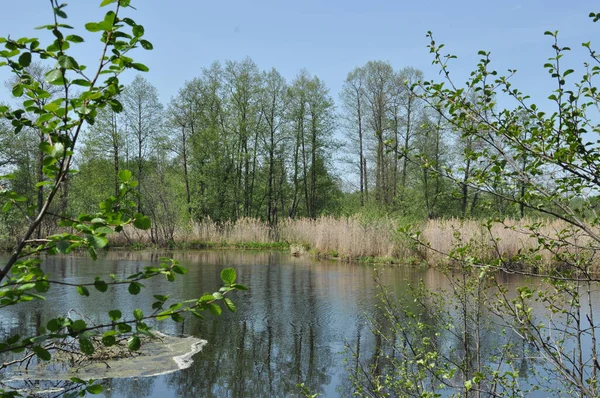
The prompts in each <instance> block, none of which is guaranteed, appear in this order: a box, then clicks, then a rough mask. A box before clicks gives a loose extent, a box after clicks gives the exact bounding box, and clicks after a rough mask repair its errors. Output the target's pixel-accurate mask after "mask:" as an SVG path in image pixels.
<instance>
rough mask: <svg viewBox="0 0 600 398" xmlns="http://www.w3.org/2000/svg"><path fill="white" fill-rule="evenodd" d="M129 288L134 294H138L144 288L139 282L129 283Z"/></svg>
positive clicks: (130, 292)
mask: <svg viewBox="0 0 600 398" xmlns="http://www.w3.org/2000/svg"><path fill="white" fill-rule="evenodd" d="M127 290H129V294H133V295H134V296H135V295H136V294H138V293H139V292H140V291H141V290H142V289H141V285H140V284H139V283H137V282H131V283H130V284H129V288H128V289H127Z"/></svg>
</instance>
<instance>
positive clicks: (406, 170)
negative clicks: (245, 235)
mask: <svg viewBox="0 0 600 398" xmlns="http://www.w3.org/2000/svg"><path fill="white" fill-rule="evenodd" d="M28 68H29V70H30V73H31V75H32V76H34V77H35V79H36V80H38V81H39V83H40V84H41V85H42V86H46V87H45V88H46V89H48V90H49V92H50V93H51V96H49V97H48V98H46V99H44V100H43V101H44V104H42V105H45V104H46V103H48V104H49V103H51V102H52V100H53V97H54V96H59V95H62V93H61V92H60V91H61V87H60V86H56V85H54V86H53V85H50V84H48V83H46V82H45V80H44V75H45V73H47V70H45V69H44V66H42V64H31V65H30V66H29V67H28ZM423 79H424V76H423V73H422V72H421V71H419V70H417V69H414V68H412V67H403V68H394V66H392V65H391V64H390V63H388V62H384V61H370V62H368V63H366V64H365V65H363V66H360V67H356V68H355V69H354V70H352V71H349V73H348V75H347V77H346V79H345V81H344V85H343V90H342V92H341V94H340V96H339V98H333V97H332V96H331V94H330V93H329V90H328V88H327V86H326V85H325V83H324V82H323V81H322V80H321V79H319V77H318V76H314V75H311V74H310V72H308V71H307V70H304V69H303V70H301V71H299V72H298V74H297V76H296V77H295V78H294V79H293V80H292V81H286V80H285V79H284V78H283V77H282V76H281V74H280V73H279V72H278V71H277V70H276V69H271V70H268V71H263V70H260V69H259V68H258V67H257V65H256V64H255V63H254V62H253V61H252V60H251V59H250V58H245V59H243V60H242V61H227V62H225V63H219V62H215V63H213V64H212V65H211V66H210V67H209V68H204V69H202V70H201V71H200V74H199V76H198V77H196V78H194V79H192V80H191V81H187V82H186V83H185V84H184V86H183V87H181V88H180V89H179V92H178V94H177V95H176V96H175V97H173V98H171V100H170V102H169V103H168V104H162V103H161V102H160V101H159V95H158V92H157V90H156V88H155V87H154V86H153V85H152V83H151V82H150V81H148V80H147V79H146V78H145V77H143V76H141V75H137V76H136V77H135V79H133V81H132V82H131V83H130V84H129V85H127V86H126V87H125V88H124V90H123V93H122V94H121V95H120V97H119V100H120V102H121V104H122V111H121V109H117V110H113V109H112V108H110V107H107V108H104V109H101V110H100V111H99V113H98V116H97V118H96V120H95V123H94V124H93V125H90V126H88V127H87V128H86V129H85V131H84V132H83V136H82V140H81V143H80V145H81V151H79V152H78V155H77V157H76V158H75V159H74V166H75V167H74V171H73V172H72V173H71V174H70V175H69V177H68V179H67V180H66V181H65V182H64V183H63V184H62V187H61V190H60V193H59V199H58V200H56V201H55V202H54V203H53V207H54V208H53V209H52V211H51V213H53V214H54V215H55V216H60V215H67V216H73V215H77V214H80V213H82V212H93V211H95V210H96V209H97V206H98V203H100V202H101V201H102V200H104V199H105V198H106V197H107V196H110V195H114V196H118V193H119V185H120V182H119V172H120V171H121V170H124V169H127V170H131V171H132V173H133V176H134V178H135V179H136V180H137V181H138V185H137V188H136V190H137V192H136V193H137V194H136V195H135V198H133V196H132V198H133V200H134V201H135V202H136V204H135V207H136V208H137V211H138V212H141V213H144V214H146V215H147V216H148V217H150V218H151V220H152V228H151V231H150V235H151V236H150V237H149V240H150V241H151V242H152V243H154V244H158V245H166V244H168V243H169V242H171V243H172V242H175V241H177V240H178V238H177V237H178V236H181V235H182V234H181V231H185V230H186V229H189V228H190V225H191V223H197V222H208V221H209V220H210V222H213V223H216V225H221V224H223V223H232V222H233V223H235V221H236V220H239V219H241V218H244V219H248V218H250V219H256V220H260V221H262V222H263V223H265V224H266V225H267V226H269V227H270V228H272V229H276V226H277V225H278V224H280V222H281V221H282V220H283V221H285V220H288V221H289V220H290V219H292V220H293V219H302V218H310V219H317V218H319V217H321V216H333V217H347V216H352V215H356V214H361V215H368V216H369V217H371V218H373V217H374V218H381V217H395V218H399V219H406V220H408V221H411V222H422V221H425V220H427V219H437V218H452V217H460V218H468V217H473V216H478V215H490V214H505V215H513V216H520V217H522V216H523V208H522V207H521V209H520V213H519V208H518V207H516V206H514V205H511V204H510V201H508V200H501V199H498V197H497V196H490V195H486V194H485V193H481V192H479V191H478V190H475V189H472V188H471V187H470V186H469V184H467V183H466V182H467V181H468V180H469V178H470V177H471V175H470V173H471V170H473V169H475V168H476V167H485V166H483V165H482V164H481V161H477V162H478V164H477V165H475V162H476V161H475V160H472V159H470V158H469V157H464V156H463V155H464V154H466V153H469V152H470V151H472V150H473V149H474V148H476V147H482V145H485V144H484V143H483V141H482V140H477V139H475V138H474V137H472V136H466V137H465V136H462V135H461V134H459V133H457V131H456V130H454V129H453V128H452V127H451V126H450V125H449V123H447V121H446V120H445V118H444V117H443V115H442V114H440V113H439V112H436V110H435V109H434V108H433V107H432V106H430V105H428V104H427V103H426V102H425V101H423V100H422V99H421V98H419V88H418V87H415V86H414V85H415V84H416V83H417V82H419V81H421V80H423ZM13 83H14V82H7V83H6V84H7V85H9V86H12V84H13ZM7 105H10V104H7ZM117 111H118V112H117ZM2 123H3V125H2V127H1V128H2V134H1V138H0V139H1V140H2V146H1V150H0V151H1V153H0V158H1V164H2V167H3V171H4V174H10V175H11V176H12V177H14V178H13V179H12V180H11V186H12V187H13V189H14V191H15V192H17V193H18V194H19V195H20V199H19V200H20V201H19V202H18V205H19V206H20V207H21V209H22V210H25V209H30V210H29V211H36V210H37V211H39V209H40V207H41V206H42V205H43V203H44V196H45V195H46V191H47V188H45V184H46V182H45V181H46V179H47V177H45V176H44V173H43V169H44V167H45V166H47V165H46V164H45V163H44V158H45V153H44V151H43V148H42V147H40V143H41V142H43V141H44V139H45V138H44V137H43V135H40V134H39V132H36V131H35V129H32V128H25V129H24V130H23V131H22V132H21V133H20V135H19V139H18V140H17V141H15V140H14V133H13V132H12V126H11V124H10V121H8V120H6V119H5V120H3V121H2ZM448 169H452V170H453V171H454V172H455V174H461V179H456V178H454V179H450V178H447V175H446V174H445V173H443V172H439V170H448ZM75 170H76V171H75ZM507 194H509V195H519V189H516V190H515V191H514V192H507ZM5 200H8V201H11V199H10V198H8V199H5ZM5 203H7V202H6V201H5V202H4V203H3V205H4V204H5ZM491 209H493V210H491ZM1 217H2V223H1V228H2V236H3V240H5V241H6V240H8V242H7V243H8V244H9V245H10V244H13V243H14V242H11V241H10V237H12V236H15V235H16V233H15V229H18V228H19V227H20V226H21V225H22V220H21V217H22V212H19V211H17V210H16V209H13V210H12V211H10V212H4V213H2V215H1ZM52 224H53V220H52V219H51V218H49V219H48V222H47V223H46V224H44V225H46V226H47V228H50V227H49V226H50V225H52ZM49 231H50V230H49ZM40 233H41V232H40ZM40 236H41V235H40ZM179 240H181V239H179Z"/></svg>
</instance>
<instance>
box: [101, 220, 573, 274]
mask: <svg viewBox="0 0 600 398" xmlns="http://www.w3.org/2000/svg"><path fill="white" fill-rule="evenodd" d="M533 222H534V221H533V220H520V221H516V220H508V221H505V222H504V223H503V224H501V223H495V224H493V225H492V226H491V228H487V227H486V226H485V225H484V224H483V223H482V222H479V221H476V220H459V219H438V220H428V221H426V222H424V223H422V224H421V225H417V226H414V227H413V229H414V230H419V231H420V232H421V235H420V237H421V240H422V241H424V242H426V243H427V244H428V245H429V246H430V248H431V249H432V250H429V249H427V248H426V247H425V246H420V245H417V244H415V242H414V241H411V239H408V238H407V236H406V235H405V234H402V233H399V232H398V231H399V227H400V221H398V220H396V219H393V218H387V217H384V218H366V217H363V216H361V215H354V216H350V217H341V218H335V217H320V218H317V219H308V218H301V219H293V220H292V219H286V220H283V221H280V223H279V224H278V225H277V227H276V228H270V227H269V226H268V225H267V224H266V223H265V222H262V221H260V220H258V219H252V218H242V219H239V220H238V221H236V222H224V223H218V222H214V221H212V220H210V219H205V220H203V221H197V222H193V223H191V224H189V225H188V226H186V227H185V228H179V229H178V230H177V231H176V233H175V236H174V240H175V242H176V243H186V242H187V243H193V242H195V243H203V244H207V245H221V246H232V245H233V246H235V245H243V244H249V243H258V244H272V243H281V242H285V243H289V244H290V245H297V246H302V247H305V248H307V249H310V250H313V251H316V252H317V253H323V254H329V255H332V254H333V255H339V256H340V257H345V258H349V259H357V258H361V257H388V258H389V257H391V258H396V259H407V258H417V257H418V258H421V259H422V260H423V261H426V262H427V263H430V264H434V263H439V262H442V261H445V260H446V258H447V257H446V256H445V254H446V253H449V252H451V251H452V250H453V248H455V247H457V246H461V245H465V244H467V243H468V244H469V246H470V247H472V248H475V250H478V255H479V256H481V257H484V258H497V257H499V256H502V257H504V258H507V259H513V258H514V259H516V258H518V256H521V257H522V256H523V254H527V253H530V254H535V257H536V258H537V260H536V261H540V262H542V263H545V264H550V263H551V262H552V258H553V254H552V253H551V252H550V251H547V250H538V249H539V247H538V246H539V241H538V238H539V236H534V235H532V234H531V232H530V231H529V229H528V227H527V226H528V225H529V224H531V223H533ZM564 230H565V223H564V222H561V221H547V222H545V223H544V224H543V225H542V226H541V227H540V228H539V231H540V233H541V235H542V236H546V237H550V238H552V237H556V236H558V235H559V234H560V233H561V231H564ZM570 239H571V240H573V243H576V242H575V239H577V238H576V237H575V236H572V237H570ZM132 242H133V243H142V244H146V243H150V242H151V239H150V236H149V234H148V233H147V232H144V231H136V230H133V229H128V230H126V231H125V234H124V235H113V236H112V237H111V243H112V244H113V245H128V244H131V243H132ZM578 243H581V242H578ZM532 257H534V256H532Z"/></svg>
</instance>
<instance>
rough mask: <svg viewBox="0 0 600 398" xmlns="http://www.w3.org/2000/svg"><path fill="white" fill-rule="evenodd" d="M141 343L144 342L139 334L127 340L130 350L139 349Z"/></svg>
mask: <svg viewBox="0 0 600 398" xmlns="http://www.w3.org/2000/svg"><path fill="white" fill-rule="evenodd" d="M141 345H142V342H141V341H140V338H139V337H137V336H131V338H130V339H129V340H127V348H129V351H137V350H139V349H140V347H141Z"/></svg>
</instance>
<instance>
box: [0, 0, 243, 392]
mask: <svg viewBox="0 0 600 398" xmlns="http://www.w3.org/2000/svg"><path fill="white" fill-rule="evenodd" d="M51 3H52V6H53V8H52V10H53V14H54V22H53V23H51V24H49V25H44V26H41V27H39V29H42V30H49V31H51V32H52V33H53V36H54V38H55V39H54V41H53V42H52V43H50V44H49V45H48V46H46V47H43V46H42V45H41V43H40V42H39V41H38V40H37V39H33V38H21V39H12V38H10V37H9V38H1V39H0V43H1V44H3V46H4V50H0V58H2V59H3V62H1V63H0V65H1V66H3V67H6V68H8V69H10V71H11V72H12V74H13V75H14V76H16V78H15V80H14V81H13V85H12V94H13V95H14V96H15V97H18V98H19V99H20V100H22V106H21V107H17V108H14V109H10V108H9V107H7V106H3V105H2V106H0V117H1V120H2V124H1V127H2V129H3V130H8V129H10V130H12V133H13V134H17V135H19V134H20V135H22V136H28V135H30V136H31V137H37V139H38V144H39V145H37V148H28V149H27V151H31V153H34V154H35V155H34V156H31V158H32V159H36V157H37V159H38V163H37V164H36V165H35V167H36V171H37V176H36V178H37V181H36V182H35V183H34V182H32V181H31V179H18V180H17V179H15V177H16V176H15V175H6V176H2V177H1V178H0V179H1V183H2V188H1V190H0V199H1V200H2V203H3V213H4V217H9V216H10V217H14V220H18V221H16V222H20V223H21V224H25V228H24V229H23V230H22V231H23V232H22V235H20V236H18V240H17V244H16V246H15V247H14V249H13V252H12V253H13V254H12V256H11V258H10V259H9V261H8V262H7V264H6V265H5V266H4V267H3V268H2V269H1V270H0V283H1V284H0V309H1V308H3V307H6V306H13V305H18V304H20V303H24V302H27V301H32V300H44V299H45V298H44V294H45V293H47V292H48V291H49V289H51V288H52V286H53V285H54V284H55V283H60V284H61V285H63V286H66V287H68V288H72V289H74V290H76V291H77V292H78V293H79V294H80V295H82V296H85V297H87V296H90V289H91V288H92V287H93V288H94V289H95V290H96V291H97V292H99V293H107V292H112V291H113V290H114V289H122V288H124V287H125V286H127V290H128V292H129V293H130V294H132V295H136V294H139V293H140V292H141V290H142V289H143V288H144V287H145V286H144V284H143V283H142V281H144V280H146V279H149V278H153V277H157V276H161V275H163V276H164V277H165V278H166V279H167V280H168V281H170V282H172V281H174V280H175V279H176V276H177V275H184V274H185V273H186V272H187V271H186V269H185V268H183V267H182V266H181V265H179V263H178V262H177V261H176V260H173V259H169V258H161V259H160V262H159V265H158V266H156V267H154V266H151V267H145V268H144V269H143V270H142V271H140V272H137V273H135V274H133V275H129V276H128V277H126V278H119V277H117V276H116V275H110V276H109V277H106V276H104V277H101V276H98V277H96V278H95V279H94V280H90V281H89V282H85V283H80V284H73V283H70V282H68V281H58V282H57V281H55V280H53V279H51V278H50V277H49V275H48V274H46V273H45V272H44V269H43V264H42V261H41V259H40V257H39V256H37V255H39V254H42V253H45V254H48V255H52V254H59V253H60V254H69V253H71V252H73V251H74V250H86V251H87V252H88V253H89V254H90V256H91V257H92V258H93V259H96V257H97V252H98V250H101V249H104V248H105V247H106V246H107V244H108V236H109V235H111V234H113V233H119V232H121V231H123V229H124V228H134V229H139V230H149V229H151V228H152V220H151V218H150V217H149V216H147V215H145V214H144V212H142V211H141V207H140V200H141V199H142V196H141V195H142V192H141V191H140V189H139V187H140V183H141V182H142V181H138V180H136V179H134V177H133V173H131V172H130V171H128V170H125V169H114V170H115V174H114V177H115V180H114V182H115V189H114V195H113V196H110V197H108V198H106V197H105V196H104V197H102V199H100V198H99V197H97V199H98V201H97V202H96V203H98V202H99V206H98V207H97V208H95V209H89V208H88V205H85V206H84V205H83V204H82V203H79V204H77V205H78V206H80V209H81V210H82V211H80V212H78V214H77V216H71V215H70V214H72V213H68V212H67V210H68V205H67V203H66V201H67V199H68V195H67V193H66V191H67V187H68V185H67V183H68V182H70V180H71V178H72V176H73V174H76V171H75V170H73V169H72V165H73V159H74V156H75V155H76V143H77V141H78V139H79V138H80V136H81V135H82V132H83V128H84V126H85V125H91V126H93V125H94V124H95V122H96V121H97V118H98V117H99V114H100V115H102V117H104V115H105V114H107V110H108V109H110V111H111V112H115V113H118V112H120V111H122V110H123V105H122V104H121V96H120V94H121V93H122V91H123V89H124V88H123V86H122V85H121V84H120V82H119V76H120V75H121V73H123V72H125V71H127V70H129V69H134V70H137V71H142V72H144V71H148V68H147V67H146V66H145V65H143V64H140V63H137V62H135V61H134V60H133V59H132V58H131V57H130V56H129V53H130V52H131V51H132V50H133V49H135V48H137V47H140V46H141V47H142V48H144V49H152V44H151V43H149V42H148V41H146V40H144V39H143V35H144V28H143V26H141V25H139V24H137V23H136V22H134V21H133V20H132V19H131V18H128V17H123V16H122V14H123V12H126V11H127V9H128V8H132V7H130V1H129V0H104V1H102V2H101V6H102V7H104V6H109V5H111V6H112V9H111V10H109V11H107V12H106V13H105V14H104V17H103V18H102V19H101V20H99V21H96V22H89V23H87V24H86V25H85V28H86V29H87V30H88V31H89V32H92V33H97V34H98V36H99V37H100V42H101V43H102V50H101V51H102V54H103V55H102V57H101V59H100V60H99V64H98V65H95V66H94V67H93V68H90V69H92V70H93V71H92V72H88V71H87V68H86V66H84V65H81V64H80V63H79V62H78V61H77V60H76V59H75V58H74V57H73V56H71V55H70V54H71V52H70V47H71V45H77V44H79V43H82V42H84V40H83V38H82V37H81V36H78V35H75V34H68V35H67V34H66V32H67V31H70V30H72V29H73V28H72V27H71V26H69V25H66V24H64V23H61V22H59V21H61V20H62V19H66V18H67V14H66V12H65V9H66V8H65V6H66V4H59V3H58V2H56V1H55V0H52V2H51ZM38 59H39V60H41V62H45V63H44V65H51V66H50V67H49V69H45V67H42V66H40V65H42V64H37V63H36V62H37V60H38ZM84 71H85V72H84ZM8 124H10V127H8ZM117 138H118V137H117ZM113 142H116V141H113ZM103 144H104V143H103V142H96V143H92V142H90V143H89V145H88V149H101V148H102V146H103ZM95 145H97V147H96V148H94V146H95ZM27 151H25V153H27ZM33 163H35V162H33ZM104 165H108V164H106V163H104V164H103V162H102V160H101V159H97V161H96V162H88V163H86V164H85V165H84V169H83V170H82V171H81V173H82V175H87V176H88V177H91V176H94V175H97V172H98V170H100V169H102V168H103V167H104ZM29 166H31V165H30V164H28V163H25V162H22V163H20V164H18V165H17V167H16V170H15V172H16V175H30V173H29V170H28V168H29ZM86 168H88V170H86ZM87 171H89V173H87ZM138 171H139V170H138ZM20 173H22V174H20ZM138 174H139V175H138V177H140V176H141V174H140V173H138ZM138 179H139V178H138ZM75 181H77V179H76V178H75ZM80 181H81V182H83V180H80ZM102 184H103V183H102V182H101V181H99V179H98V178H96V179H93V178H90V179H89V180H85V183H84V185H82V186H80V187H79V189H81V190H82V191H83V190H90V188H92V189H91V190H93V189H94V188H96V187H98V188H100V189H98V190H97V191H103V192H110V191H111V190H109V189H104V188H103V185H102ZM88 197H89V196H88ZM84 207H85V208H84ZM51 223H55V224H57V225H54V226H53V228H51V230H52V231H56V230H58V228H57V227H60V232H57V233H51V234H49V235H48V236H42V231H43V227H45V225H46V224H51ZM222 279H223V282H224V286H223V287H222V288H221V289H220V290H219V291H218V292H215V293H213V294H212V295H211V299H209V300H207V299H191V300H187V301H183V302H172V301H169V296H168V295H155V298H156V300H157V301H156V302H154V303H153V305H152V308H151V310H143V309H141V308H138V309H135V310H134V311H133V313H132V314H131V315H130V316H128V317H124V316H123V314H122V313H121V311H119V310H118V309H114V310H110V311H109V312H108V317H106V318H100V320H99V322H98V323H91V321H89V320H87V319H84V318H83V317H82V316H79V315H77V313H76V312H75V311H69V312H68V314H66V315H65V316H62V317H57V318H53V319H48V320H46V321H45V327H40V328H39V330H38V331H37V332H36V333H35V334H33V335H30V336H20V335H12V336H7V337H6V338H4V339H3V340H1V341H0V354H3V353H8V352H13V353H21V352H22V353H23V355H24V357H23V361H27V363H29V362H30V361H31V360H32V358H33V357H36V358H37V359H38V360H39V361H50V360H51V359H52V355H53V354H54V353H55V352H57V351H63V352H64V351H65V349H67V350H70V351H71V352H74V351H73V350H78V351H79V352H80V353H81V354H82V355H85V356H90V355H92V354H94V353H95V352H96V350H98V349H99V348H101V347H109V346H114V345H116V344H119V342H120V341H127V344H126V346H127V348H128V349H129V350H131V351H137V350H139V349H140V347H141V344H142V339H141V337H142V336H145V337H153V332H152V327H151V326H150V325H149V324H148V322H149V321H160V320H164V319H172V320H174V321H176V322H180V321H182V320H183V316H184V315H185V314H186V313H192V314H194V315H196V316H201V314H200V313H201V312H202V311H204V310H209V311H210V312H211V313H213V314H216V315H218V314H220V313H221V307H220V305H219V303H220V302H223V303H224V305H225V306H226V307H227V308H228V309H229V310H231V311H235V309H236V307H235V304H234V303H233V302H232V301H231V299H230V298H229V297H225V296H226V295H229V294H230V293H231V292H233V291H235V290H245V289H246V287H245V286H243V285H239V284H236V283H235V280H236V273H235V271H234V270H232V269H227V270H224V271H223V273H222ZM205 296H206V295H204V296H203V297H205ZM18 363H20V362H19V361H16V362H7V363H5V364H2V365H0V369H4V368H6V367H10V366H12V365H14V364H18ZM71 381H72V382H73V383H74V385H75V388H74V389H71V390H70V391H68V394H69V395H70V396H84V395H85V394H86V392H87V393H90V394H100V393H101V392H102V391H103V388H102V386H101V385H99V384H96V383H95V382H94V380H90V381H85V380H81V379H78V378H74V379H72V380H71ZM0 395H1V396H3V397H4V396H6V397H11V396H18V395H19V394H18V393H17V392H14V391H4V390H0Z"/></svg>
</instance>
